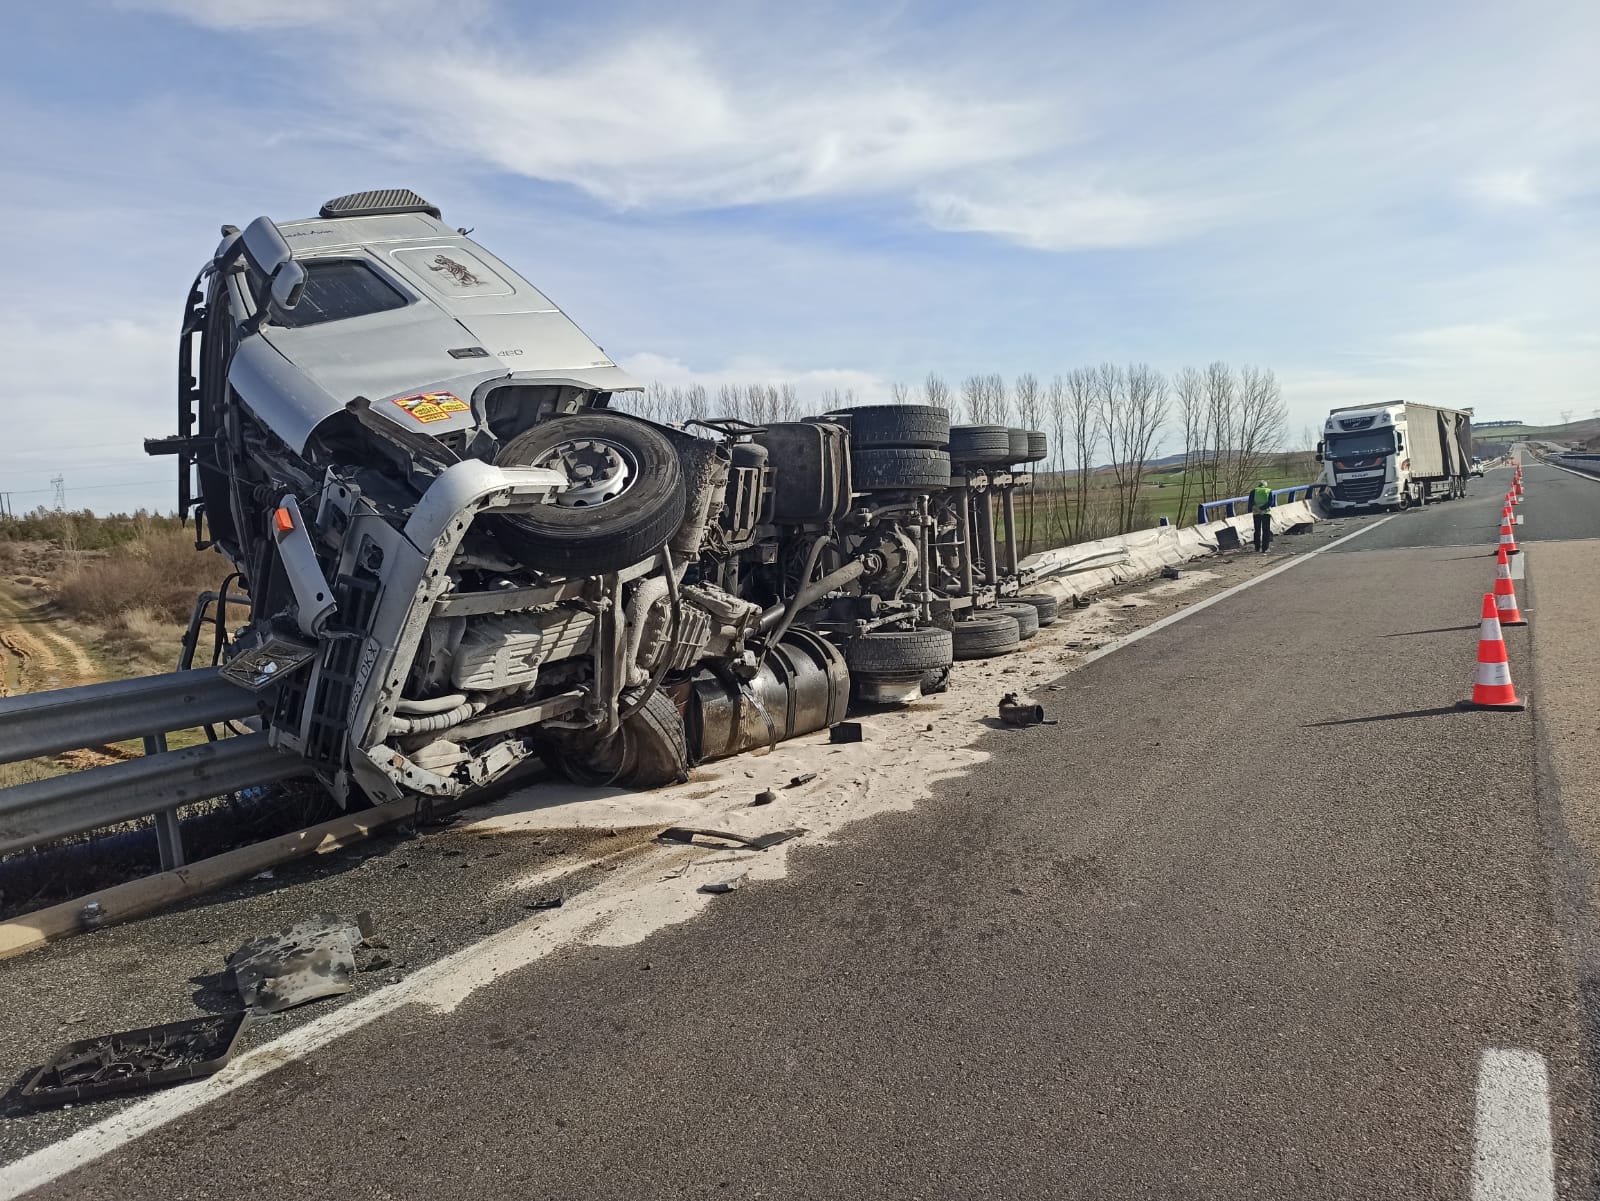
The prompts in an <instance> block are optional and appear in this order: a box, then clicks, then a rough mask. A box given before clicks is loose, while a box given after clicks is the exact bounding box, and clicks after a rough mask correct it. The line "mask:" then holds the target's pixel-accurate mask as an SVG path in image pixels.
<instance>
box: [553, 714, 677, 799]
mask: <svg viewBox="0 0 1600 1201" xmlns="http://www.w3.org/2000/svg"><path fill="white" fill-rule="evenodd" d="M628 700H629V694H628V693H626V692H625V693H623V694H622V704H623V706H624V707H626V706H627V704H628ZM574 733H575V732H574ZM562 734H563V741H562V742H561V743H560V744H559V745H558V747H557V748H556V749H555V750H554V751H553V753H551V754H548V755H547V756H546V758H547V760H549V761H550V762H551V765H552V766H554V767H556V768H557V769H558V770H559V771H560V772H561V773H562V774H563V775H565V776H566V777H567V778H568V779H569V780H571V781H572V782H573V783H574V784H583V785H587V786H589V787H593V788H607V787H611V786H613V785H618V784H620V785H622V786H623V787H624V788H660V787H663V786H664V785H667V784H679V783H682V782H683V781H684V780H687V779H688V778H689V742H688V738H687V736H686V735H685V733H684V729H683V718H682V717H680V716H679V714H678V706H677V705H675V704H674V703H673V702H672V698H671V697H669V696H667V694H666V693H664V692H655V693H652V694H651V695H650V699H649V700H647V701H646V702H645V703H644V706H643V707H642V708H641V709H640V710H639V711H638V712H637V713H634V714H633V715H632V716H630V717H629V718H627V719H626V720H625V721H624V722H623V723H622V727H621V729H619V730H618V731H617V733H615V734H613V735H612V736H611V737H610V738H607V739H605V740H604V741H603V742H599V743H596V744H593V745H590V746H582V745H578V744H576V743H574V742H573V741H572V738H573V734H572V733H569V732H566V731H563V732H562Z"/></svg>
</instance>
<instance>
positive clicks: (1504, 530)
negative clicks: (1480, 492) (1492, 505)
mask: <svg viewBox="0 0 1600 1201" xmlns="http://www.w3.org/2000/svg"><path fill="white" fill-rule="evenodd" d="M1500 549H1501V550H1503V551H1505V553H1506V554H1508V555H1520V554H1521V553H1522V552H1521V551H1520V550H1519V549H1517V536H1516V535H1515V534H1514V533H1512V532H1511V515H1510V514H1509V513H1501V514H1500Z"/></svg>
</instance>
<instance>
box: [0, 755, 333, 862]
mask: <svg viewBox="0 0 1600 1201" xmlns="http://www.w3.org/2000/svg"><path fill="white" fill-rule="evenodd" d="M305 770H306V765H305V762H304V760H302V759H300V758H298V757H296V756H293V755H287V754H285V753H284V752H282V751H280V750H278V749H276V748H275V747H273V746H272V745H271V744H270V743H269V742H268V739H267V735H265V734H249V735H245V736H244V737H240V738H224V739H221V740H219V741H217V742H206V743H202V744H201V745H199V746H191V747H185V748H184V749H182V750H179V751H164V752H162V753H161V754H158V755H145V756H143V757H142V758H138V759H128V760H125V761H124V762H122V763H109V764H106V765H105V766H104V767H91V768H89V769H88V770H86V771H78V772H72V773H70V774H68V775H64V776H50V777H48V778H46V779H43V780H31V781H29V782H28V783H26V784H17V785H13V786H12V787H10V788H7V789H3V790H0V854H3V853H5V852H7V851H17V850H22V849H24V848H27V847H35V846H40V845H42V844H44V843H47V842H54V841H55V840H56V839H58V838H66V837H68V836H69V835H72V834H82V833H83V832H84V831H86V830H95V829H98V828H100V827H101V826H111V825H115V824H116V823H118V822H125V821H132V820H133V819H134V818H138V817H147V816H149V815H150V814H153V813H159V812H161V811H163V810H168V809H173V808H175V807H177V806H178V805H185V804H188V803H190V802H191V801H203V800H205V799H207V798H208V797H214V796H221V795H222V794H223V793H225V792H236V791H238V790H239V789H241V788H245V787H248V786H250V785H253V784H275V783H277V782H278V781H280V780H287V779H289V778H290V777H292V776H297V775H300V774H302V773H303V772H304V771H305Z"/></svg>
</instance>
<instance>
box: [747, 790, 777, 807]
mask: <svg viewBox="0 0 1600 1201" xmlns="http://www.w3.org/2000/svg"><path fill="white" fill-rule="evenodd" d="M777 799H778V794H777V793H775V792H773V791H772V789H770V788H763V789H762V790H761V791H760V792H758V793H756V799H755V800H753V801H751V802H750V803H751V804H752V805H770V804H772V802H773V801H775V800H777Z"/></svg>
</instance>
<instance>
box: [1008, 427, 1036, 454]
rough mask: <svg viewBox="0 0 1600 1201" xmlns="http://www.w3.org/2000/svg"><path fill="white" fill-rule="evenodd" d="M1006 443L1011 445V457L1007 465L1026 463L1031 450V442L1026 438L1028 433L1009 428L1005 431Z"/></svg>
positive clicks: (1023, 430)
mask: <svg viewBox="0 0 1600 1201" xmlns="http://www.w3.org/2000/svg"><path fill="white" fill-rule="evenodd" d="M1006 441H1007V442H1009V443H1010V445H1011V457H1010V458H1008V459H1007V460H1006V462H1008V463H1026V462H1027V461H1028V454H1029V452H1031V451H1032V450H1033V440H1032V439H1031V438H1029V437H1028V431H1027V430H1025V429H1019V428H1017V427H1016V426H1014V425H1013V426H1011V427H1009V428H1008V429H1007V430H1006Z"/></svg>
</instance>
